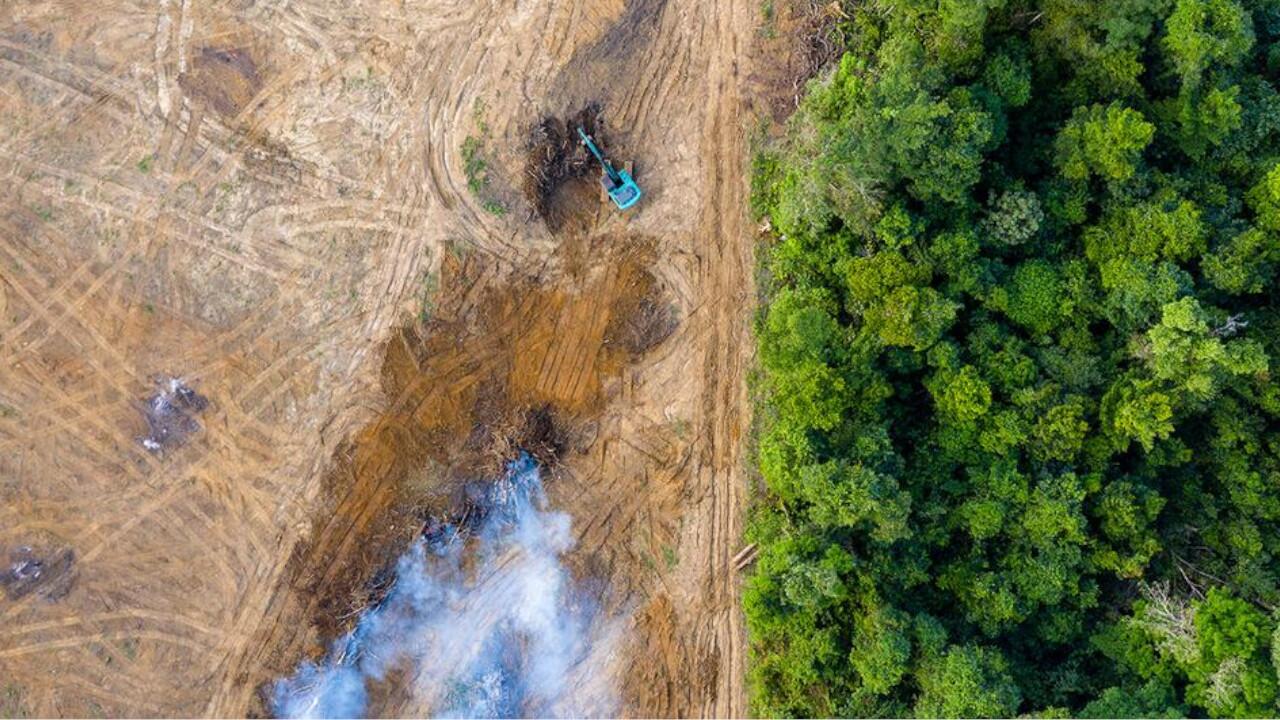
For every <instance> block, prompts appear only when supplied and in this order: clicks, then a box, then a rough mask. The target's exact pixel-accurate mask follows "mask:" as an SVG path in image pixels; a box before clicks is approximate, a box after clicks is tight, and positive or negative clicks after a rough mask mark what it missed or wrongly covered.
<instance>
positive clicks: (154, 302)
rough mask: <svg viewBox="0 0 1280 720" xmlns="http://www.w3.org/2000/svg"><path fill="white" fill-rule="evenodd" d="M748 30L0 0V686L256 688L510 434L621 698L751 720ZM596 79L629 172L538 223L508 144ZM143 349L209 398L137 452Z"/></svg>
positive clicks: (355, 4) (182, 704) (269, 2)
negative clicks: (561, 516)
mask: <svg viewBox="0 0 1280 720" xmlns="http://www.w3.org/2000/svg"><path fill="white" fill-rule="evenodd" d="M759 25H760V7H759V5H758V4H756V3H755V2H754V0H716V1H714V2H713V1H711V0H626V2H624V1H623V0H565V1H564V2H559V1H557V2H549V1H547V0H538V1H536V2H529V1H526V0H497V1H487V0H457V1H453V0H419V1H412V0H409V1H401V0H351V1H347V2H335V1H334V0H238V1H236V2H224V3H207V2H202V1H201V0H158V2H148V3H141V2H132V1H130V0H116V1H113V2H106V3H97V2H93V3H91V2H86V1H84V0H71V1H70V2H67V1H65V0H59V1H56V2H55V1H43V0H31V1H25V2H18V3H4V4H0V129H3V133H0V571H5V570H7V569H9V568H10V566H11V559H13V562H15V563H16V562H19V561H21V559H22V558H27V557H38V558H44V559H45V562H46V567H47V568H48V569H49V575H48V579H49V581H48V582H47V583H45V584H44V585H43V586H39V585H37V586H36V587H35V589H34V590H31V589H28V590H24V591H22V592H10V593H8V594H5V595H0V715H15V714H23V713H25V714H32V715H64V716H65V715H74V716H86V715H87V716H94V715H104V714H107V715H118V714H127V715H219V716H236V715H245V714H257V713H262V712H265V708H264V706H263V698H262V687H263V684H264V683H266V682H268V681H270V680H271V679H272V678H274V677H276V676H278V675H279V674H280V673H283V672H287V671H288V670H289V669H290V668H292V667H293V666H294V665H295V664H296V663H297V662H298V660H299V659H300V658H302V657H303V656H305V655H308V654H311V655H314V654H316V653H319V652H321V651H322V650H323V647H324V644H325V643H326V642H327V641H328V640H329V639H331V638H332V637H333V635H334V634H335V633H337V632H339V631H341V629H342V628H343V627H345V626H346V625H347V624H349V623H350V622H351V620H352V618H353V616H354V612H355V611H358V610H359V609H360V607H361V606H362V604H363V603H364V602H367V601H368V600H369V599H370V598H371V597H373V596H376V593H377V588H378V587H379V582H380V573H381V571H383V570H384V569H385V568H386V567H387V563H388V562H389V561H390V560H391V559H392V558H394V556H395V554H396V553H397V552H398V550H399V549H401V548H402V547H403V545H404V543H406V542H407V541H408V538H410V537H412V535H413V534H414V533H416V532H419V531H421V529H422V519H423V518H424V517H426V516H427V515H429V514H431V513H433V512H437V511H443V510H444V509H447V508H449V507H450V503H451V502H452V501H453V499H454V495H452V494H451V493H453V492H454V490H456V487H457V484H458V483H460V482H462V481H463V480H465V479H467V478H468V477H471V476H473V475H475V474H477V473H481V472H483V471H484V470H485V469H486V468H492V467H494V466H495V463H496V462H497V461H498V459H499V458H500V457H502V456H503V454H504V452H507V451H509V450H510V449H511V446H512V444H513V443H525V444H527V443H537V442H542V443H545V444H546V445H547V446H548V447H550V446H552V445H554V446H556V447H555V451H556V452H558V454H559V458H560V459H559V461H558V463H557V465H556V470H555V473H554V474H555V477H554V480H553V481H552V482H550V483H549V487H548V491H549V493H550V495H551V499H552V502H553V504H554V505H555V506H557V507H558V508H561V509H564V510H566V511H567V512H569V513H570V514H571V515H572V517H573V521H574V529H575V532H576V533H577V534H578V539H579V542H578V546H577V548H576V549H575V551H574V553H573V556H572V558H571V562H572V564H573V566H574V568H575V571H576V572H577V574H579V575H580V576H582V577H584V578H590V579H593V580H597V581H600V582H602V584H603V586H604V587H606V588H607V591H605V596H606V599H607V603H608V607H609V608H610V610H611V611H612V612H617V613H619V615H620V616H622V617H626V618H628V621H627V622H628V625H627V634H628V638H627V639H626V640H625V641H624V642H623V644H622V645H623V647H624V648H625V654H626V657H624V658H621V659H620V666H624V667H627V672H625V673H624V674H623V677H621V678H620V679H619V683H620V686H621V690H622V693H623V703H624V710H625V712H627V713H628V714H633V715H649V716H666V715H682V716H689V715H703V716H710V715H718V716H728V715H738V716H740V715H742V714H744V713H745V710H746V708H745V705H744V696H743V689H742V670H743V662H744V658H745V648H744V640H745V637H744V631H743V628H742V621H741V617H740V613H739V610H738V577H737V575H736V573H735V572H734V571H733V568H732V563H731V558H732V557H733V556H734V554H735V553H736V552H737V551H738V549H739V545H740V532H741V525H742V519H743V508H744V491H745V480H744V473H745V461H744V449H745V445H746V440H747V434H748V432H749V426H750V417H749V408H748V404H747V396H746V392H747V391H746V384H745V374H746V372H747V370H748V368H749V364H750V355H751V338H750V330H749V326H750V313H751V311H752V306H753V302H754V297H755V296H754V288H753V279H752V267H753V265H752V244H753V242H754V240H753V236H754V235H753V228H751V226H750V225H749V223H748V222H747V215H746V210H745V195H746V187H747V186H746V183H747V180H746V170H747V167H746V158H747V147H746V144H747V138H748V136H749V134H750V133H751V132H752V128H753V127H754V126H755V122H756V119H755V116H756V112H755V111H753V110H752V109H751V107H750V104H749V102H748V96H751V95H753V94H756V93H758V92H759V89H758V88H756V86H759V85H764V86H774V85H776V86H778V87H784V86H786V89H787V91H789V90H790V87H789V86H787V83H786V82H784V81H783V79H782V78H779V77H773V76H771V75H770V72H773V73H774V74H775V75H776V74H777V71H776V70H774V71H771V70H770V69H769V68H763V69H762V70H761V71H760V72H756V73H753V72H752V66H753V65H754V64H755V63H754V61H753V60H752V57H753V52H752V51H751V48H752V47H753V46H754V45H753V44H755V43H757V41H758V39H759V37H760V29H759ZM761 78H763V79H761ZM770 78H772V79H770ZM784 95H785V93H784ZM591 102H598V103H600V105H601V107H602V108H603V120H604V123H605V126H606V128H607V138H608V141H609V149H610V150H611V152H612V154H614V155H615V156H616V157H626V158H629V159H632V160H634V162H635V167H636V175H637V178H638V179H639V180H640V182H641V184H642V185H643V187H644V190H645V193H646V196H645V198H644V200H643V201H642V204H641V205H640V206H638V208H637V209H636V211H634V212H632V213H629V214H628V215H626V216H619V215H617V214H616V213H614V212H612V211H611V210H610V209H609V208H608V207H606V206H604V205H601V204H599V201H598V198H596V197H595V196H594V193H593V192H592V191H589V190H587V191H583V190H581V188H579V189H578V190H574V189H573V188H572V187H570V188H569V189H567V190H566V191H565V192H571V193H577V194H576V195H575V196H566V197H564V198H561V201H563V202H566V203H570V205H569V206H570V207H578V206H579V204H581V206H582V207H583V208H585V209H584V210H583V211H582V212H581V213H580V214H576V215H573V217H572V218H571V222H568V223H556V224H555V225H556V228H557V230H556V232H555V233H552V232H551V231H550V230H549V229H548V227H547V223H545V222H544V221H543V220H542V219H541V218H539V217H537V216H536V214H535V213H534V212H533V210H532V207H531V205H530V204H529V203H528V201H527V200H526V199H525V198H524V197H523V196H522V194H521V187H522V178H521V173H523V172H524V169H525V166H526V161H527V158H526V154H525V153H526V143H527V139H528V137H529V133H530V130H531V128H532V127H533V126H534V124H535V123H537V122H538V121H539V120H540V119H541V118H542V117H544V116H561V117H563V116H567V115H569V114H571V113H573V112H576V111H578V110H579V109H581V108H582V107H584V106H586V105H587V104H589V103H591ZM762 107H763V106H762ZM761 114H764V115H769V114H771V111H768V110H765V111H762V113H761ZM467 138H472V140H471V141H470V142H468V140H467ZM464 145H469V146H470V147H471V148H472V152H470V153H469V155H470V156H471V157H472V158H478V159H479V160H480V161H481V162H482V163H483V167H482V168H481V167H480V166H477V165H476V164H475V163H474V162H471V163H468V162H467V160H465V159H464V157H463V153H462V148H463V147H464ZM469 185H470V187H469ZM579 200H583V201H584V202H582V203H579V202H578V201H579ZM486 206H487V207H486ZM167 377H180V378H182V379H183V380H184V381H185V382H186V383H188V384H189V385H190V386H191V387H192V388H194V389H195V390H196V391H198V392H199V393H200V394H201V395H203V396H204V397H205V398H207V399H208V402H209V404H208V407H207V408H205V409H204V410H203V411H201V412H200V413H199V414H198V416H196V419H197V421H198V422H199V424H200V426H201V429H200V430H198V431H196V432H195V433H193V434H192V435H190V436H189V437H188V438H187V440H186V442H185V443H183V444H180V445H176V444H175V445H174V446H173V447H166V448H165V449H163V450H162V451H160V452H152V451H149V450H148V449H146V448H144V447H143V445H142V444H141V442H140V440H141V438H143V437H144V436H146V435H147V424H146V422H145V420H144V416H143V410H144V408H145V406H146V403H147V401H148V399H149V398H150V397H151V396H152V395H153V394H154V393H155V392H156V390H157V383H158V382H159V381H160V380H161V379H162V378H167ZM68 558H70V561H68ZM23 587H27V586H23ZM396 703H397V700H396V697H395V695H394V693H393V692H392V693H389V694H388V695H387V697H385V698H383V699H382V700H381V701H380V705H379V706H378V707H377V709H378V710H379V711H380V712H383V713H386V714H395V713H396V712H397V707H398V706H397V704H396Z"/></svg>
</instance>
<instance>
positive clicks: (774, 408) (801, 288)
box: [744, 0, 1280, 717]
mask: <svg viewBox="0 0 1280 720" xmlns="http://www.w3.org/2000/svg"><path fill="white" fill-rule="evenodd" d="M842 29H843V30H844V32H845V33H846V34H847V35H848V37H850V38H851V40H850V42H849V48H848V51H847V52H846V54H845V55H844V57H843V58H842V59H841V60H840V62H839V64H838V67H836V68H835V69H834V70H833V71H832V72H831V73H830V74H828V75H826V76H824V77H823V78H821V79H820V80H817V81H815V82H813V83H812V84H811V87H810V89H809V94H808V96H807V98H806V99H805V100H804V102H803V103H802V105H801V107H800V108H799V109H798V110H797V112H796V114H795V116H794V117H793V118H792V119H791V121H790V123H789V125H788V128H787V132H786V135H785V138H784V139H783V140H781V141H780V142H777V143H775V144H774V145H773V146H772V147H770V148H766V149H765V151H764V152H762V153H761V154H760V155H759V156H758V158H757V160H756V166H755V171H754V177H753V196H754V204H755V207H756V209H757V211H758V212H759V213H761V214H762V215H764V216H767V218H768V219H769V221H770V222H771V225H772V228H773V231H774V234H775V237H776V240H775V242H774V243H773V244H772V246H771V247H770V248H769V249H768V251H767V253H766V254H765V256H764V257H763V258H762V263H763V270H764V275H765V276H766V283H765V286H766V293H767V296H768V302H767V304H766V305H765V307H764V308H763V309H762V311H761V314H760V318H759V321H758V327H757V334H758V340H759V358H760V364H761V366H762V382H761V383H760V386H759V389H760V394H761V396H762V397H761V401H762V404H761V410H760V413H759V415H760V416H761V428H760V436H759V445H758V457H759V466H760V470H761V473H762V475H763V478H764V481H765V483H766V485H767V492H765V493H764V494H763V495H762V496H761V497H760V498H759V499H758V502H757V503H756V507H755V509H754V511H753V513H754V514H753V517H752V521H751V525H750V531H749V532H750V535H751V539H752V540H753V541H755V542H757V543H759V546H760V556H759V558H760V559H759V562H758V564H757V566H756V569H755V571H754V573H753V574H752V576H751V578H750V580H749V582H748V586H747V590H746V592H745V600H744V602H745V605H746V612H747V619H748V624H749V631H750V636H751V648H752V663H751V668H752V669H751V671H750V674H751V693H752V702H753V708H754V711H755V712H757V713H759V714H763V715H813V716H825V715H852V716H902V715H922V716H1011V715H1018V714H1038V715H1042V716H1064V715H1074V716H1084V717H1108V716H1130V717H1139V716H1150V717H1157V716H1179V715H1184V714H1198V715H1204V714H1208V715H1211V716H1242V715H1255V716H1266V715H1270V716H1274V715H1276V714H1277V712H1280V705H1278V704H1277V697H1278V693H1277V688H1278V685H1277V672H1276V670H1277V663H1278V662H1280V632H1277V615H1276V613H1275V609H1277V608H1280V587H1278V584H1277V578H1278V576H1280V561H1278V559H1277V556H1278V554H1280V526H1278V521H1280V388H1278V386H1277V383H1276V382H1274V381H1273V377H1274V375H1275V372H1276V369H1277V363H1278V362H1280V315H1278V314H1277V266H1278V265H1280V92H1278V91H1277V87H1278V86H1280V42H1277V37H1278V36H1280V0H1097V1H1095V2H1082V1H1081V0H1043V1H1040V2H1037V1H1035V0H1023V1H1018V0H934V1H929V2H926V1H925V0H878V1H875V0H872V1H869V2H865V3H861V4H858V5H856V6H855V7H853V8H851V10H850V20H849V21H848V23H847V26H845V27H844V28H842Z"/></svg>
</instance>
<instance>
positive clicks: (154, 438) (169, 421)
mask: <svg viewBox="0 0 1280 720" xmlns="http://www.w3.org/2000/svg"><path fill="white" fill-rule="evenodd" d="M158 385H159V386H160V391H159V392H157V393H156V394H155V395H154V396H152V398H151V399H150V400H148V401H147V406H146V408H145V409H144V410H143V414H144V415H145V416H146V419H147V427H148V429H149V430H150V434H149V435H147V436H146V437H144V438H142V439H141V442H142V446H143V447H144V448H146V449H148V450H150V451H151V452H160V451H162V450H165V449H167V448H174V447H178V446H180V445H182V443H183V442H185V441H186V439H187V436H188V435H190V434H192V433H194V432H196V431H197V430H199V429H200V423H199V422H198V421H197V420H196V418H195V416H196V414H197V413H200V412H202V411H204V409H205V408H206V407H208V406H209V401H208V400H207V399H206V398H205V397H204V396H203V395H201V394H199V393H197V392H196V391H195V390H192V389H191V388H190V387H188V386H187V384H186V383H184V382H183V381H182V380H181V379H179V378H172V377H171V378H161V379H160V381H159V382H158Z"/></svg>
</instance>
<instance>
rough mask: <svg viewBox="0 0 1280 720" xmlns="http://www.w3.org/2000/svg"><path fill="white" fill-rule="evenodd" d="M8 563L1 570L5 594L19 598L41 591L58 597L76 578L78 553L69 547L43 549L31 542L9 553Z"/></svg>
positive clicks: (47, 596) (54, 597)
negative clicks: (29, 544) (54, 549)
mask: <svg viewBox="0 0 1280 720" xmlns="http://www.w3.org/2000/svg"><path fill="white" fill-rule="evenodd" d="M8 560H9V562H8V567H7V568H6V569H5V571H4V572H2V573H0V588H3V589H4V594H5V597H6V598H8V599H9V600H17V599H19V598H22V597H26V596H27V595H30V594H31V593H33V592H39V594H40V596H41V597H43V598H45V599H46V600H59V599H61V598H62V597H64V596H65V595H66V594H67V593H68V592H70V591H71V585H72V583H73V582H74V581H75V574H74V567H75V553H74V552H72V551H71V550H69V549H62V550H59V551H54V552H40V551H37V550H35V549H33V548H32V547H30V546H26V545H24V546H22V547H19V548H17V549H15V550H13V551H11V552H10V553H9V557H8Z"/></svg>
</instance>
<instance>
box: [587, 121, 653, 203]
mask: <svg viewBox="0 0 1280 720" xmlns="http://www.w3.org/2000/svg"><path fill="white" fill-rule="evenodd" d="M578 137H580V138H582V144H583V145H586V146H587V149H588V150H590V151H591V154H592V155H595V156H596V160H599V161H600V166H601V167H602V168H603V169H604V172H603V173H601V175H600V184H601V185H603V186H604V191H605V192H607V193H609V199H610V200H612V201H613V204H614V205H617V206H618V209H619V210H626V209H627V208H629V207H631V206H632V205H635V204H636V202H637V201H638V200H639V199H640V186H639V185H637V184H636V181H635V180H633V179H632V178H631V173H629V172H627V171H626V170H625V169H623V170H617V169H614V167H613V166H612V165H610V164H609V161H608V160H607V159H606V158H605V156H604V154H603V153H601V152H600V148H598V147H596V144H595V143H594V142H592V141H591V136H590V135H588V134H587V131H586V130H583V129H582V128H581V127H579V128H578Z"/></svg>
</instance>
